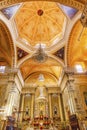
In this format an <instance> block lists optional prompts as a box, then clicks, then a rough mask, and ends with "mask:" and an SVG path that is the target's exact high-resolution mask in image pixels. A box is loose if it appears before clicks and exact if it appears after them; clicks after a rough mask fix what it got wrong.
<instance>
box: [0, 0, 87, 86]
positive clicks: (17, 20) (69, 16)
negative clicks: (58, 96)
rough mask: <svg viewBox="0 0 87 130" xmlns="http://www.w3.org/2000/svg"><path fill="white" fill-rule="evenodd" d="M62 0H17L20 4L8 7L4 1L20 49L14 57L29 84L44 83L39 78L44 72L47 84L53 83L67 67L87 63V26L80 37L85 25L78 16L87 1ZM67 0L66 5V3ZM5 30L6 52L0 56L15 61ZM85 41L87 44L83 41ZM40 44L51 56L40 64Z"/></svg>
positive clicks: (7, 19) (5, 13) (3, 48)
mask: <svg viewBox="0 0 87 130" xmlns="http://www.w3.org/2000/svg"><path fill="white" fill-rule="evenodd" d="M11 2H12V3H14V1H10V4H11ZM59 2H60V3H61V4H62V5H61V4H60V3H57V1H56V2H46V1H32V2H25V3H18V1H17V2H16V3H18V4H17V5H12V6H11V7H6V5H5V4H7V3H6V2H5V3H4V4H3V2H1V3H2V5H3V7H4V6H5V9H4V8H3V9H1V14H0V18H1V19H2V20H3V21H4V20H6V22H7V23H9V25H8V26H9V28H10V30H12V34H13V36H14V39H13V41H14V46H15V48H16V55H15V57H14V58H15V59H16V60H17V62H16V63H17V67H19V69H20V70H21V73H22V76H23V79H24V80H25V83H30V84H33V83H37V84H39V85H40V84H42V82H40V81H39V80H38V78H39V76H40V75H43V77H44V79H45V80H44V85H47V86H49V82H50V83H51V84H52V85H54V83H55V81H56V83H58V81H59V80H60V77H61V75H62V72H63V68H64V66H66V65H69V66H71V67H74V66H75V65H76V64H81V65H83V64H84V66H86V64H87V63H86V48H87V47H86V34H87V29H84V31H83V33H82V35H81V37H80V40H78V37H79V36H80V32H81V30H82V25H81V23H80V21H78V22H77V23H76V16H77V17H78V15H79V14H81V12H80V11H79V9H80V10H83V8H84V4H85V2H86V1H85V0H83V1H81V0H79V1H78V0H69V1H68V2H66V0H63V1H61V0H59ZM65 2H66V4H65V5H63V4H64V3H65ZM1 3H0V4H1ZM8 4H9V2H8ZM66 5H68V6H71V7H75V8H76V9H75V8H71V7H67V6H66ZM15 6H16V8H15ZM1 8H2V7H1ZM13 8H14V9H13ZM9 10H10V11H9ZM13 10H14V11H13ZM9 13H10V14H9ZM5 16H6V17H5ZM79 16H80V15H79ZM78 18H80V17H78ZM66 32H67V35H66ZM1 33H2V34H1V35H3V38H4V39H3V40H1V41H4V44H3V46H2V42H1V43H0V47H1V49H2V50H3V52H4V53H3V54H2V53H1V52H0V57H1V58H3V57H4V58H3V59H5V60H6V61H7V62H8V64H11V62H12V61H11V60H12V59H11V57H12V56H13V51H11V48H10V46H9V45H7V42H6V39H5V38H6V36H4V34H3V32H1ZM84 37H85V39H84ZM83 42H84V44H82V43H83ZM40 45H41V47H42V48H43V50H44V53H46V55H47V60H46V61H45V62H43V63H38V62H36V61H35V60H34V58H33V55H34V54H35V52H37V50H38V48H39V47H40ZM55 45H56V46H57V45H58V47H57V48H55ZM59 45H60V46H59ZM50 47H52V50H53V52H50ZM46 48H48V50H46ZM1 58H0V59H1ZM31 79H32V80H31Z"/></svg>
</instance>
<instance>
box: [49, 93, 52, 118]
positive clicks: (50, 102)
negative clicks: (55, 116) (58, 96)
mask: <svg viewBox="0 0 87 130" xmlns="http://www.w3.org/2000/svg"><path fill="white" fill-rule="evenodd" d="M49 115H50V118H52V99H51V94H50V93H49Z"/></svg>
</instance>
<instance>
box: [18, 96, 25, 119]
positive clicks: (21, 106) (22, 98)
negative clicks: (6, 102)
mask: <svg viewBox="0 0 87 130" xmlns="http://www.w3.org/2000/svg"><path fill="white" fill-rule="evenodd" d="M23 110H24V94H21V97H20V108H19V111H21V112H20V113H21V114H20V121H22V118H23ZM18 118H19V117H18Z"/></svg>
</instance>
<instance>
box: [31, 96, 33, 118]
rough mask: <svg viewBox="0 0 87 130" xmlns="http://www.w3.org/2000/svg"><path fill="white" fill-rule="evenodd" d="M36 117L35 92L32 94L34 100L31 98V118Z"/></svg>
mask: <svg viewBox="0 0 87 130" xmlns="http://www.w3.org/2000/svg"><path fill="white" fill-rule="evenodd" d="M33 117H34V94H32V100H31V119H33Z"/></svg>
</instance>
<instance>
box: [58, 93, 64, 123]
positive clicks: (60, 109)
mask: <svg viewBox="0 0 87 130" xmlns="http://www.w3.org/2000/svg"><path fill="white" fill-rule="evenodd" d="M58 103H59V111H60V118H61V121H63V111H62V104H61V99H60V94H58Z"/></svg>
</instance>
